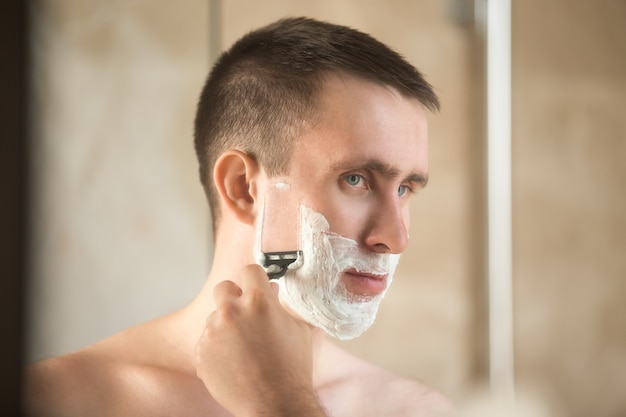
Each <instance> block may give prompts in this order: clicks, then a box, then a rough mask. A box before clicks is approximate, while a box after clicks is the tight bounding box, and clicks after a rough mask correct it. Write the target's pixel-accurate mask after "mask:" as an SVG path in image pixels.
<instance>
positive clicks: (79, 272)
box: [29, 0, 626, 417]
mask: <svg viewBox="0 0 626 417" xmlns="http://www.w3.org/2000/svg"><path fill="white" fill-rule="evenodd" d="M42 3H44V2H42ZM452 3H453V2H452V1H441V0H420V1H408V0H392V1H363V0H342V1H335V0H320V1H315V2H312V1H296V0H290V1H288V0H272V1H264V2H250V1H244V0H229V1H224V2H223V5H222V11H221V14H222V23H221V25H222V28H221V37H222V46H224V47H227V46H228V45H230V44H231V43H232V42H233V41H234V40H235V39H236V38H237V37H239V36H240V35H242V34H243V33H245V32H246V31H248V30H250V29H251V28H254V27H256V26H259V25H262V24H265V23H269V22H271V21H273V20H275V19H276V18H278V17H282V16H287V15H309V16H312V17H318V18H322V19H325V20H331V21H334V22H337V23H343V24H347V25H351V26H354V27H357V28H359V29H362V30H364V31H366V32H369V33H371V34H373V35H374V36H376V37H378V38H380V39H381V40H383V41H384V42H386V43H388V44H390V45H391V46H392V47H394V48H396V49H397V50H398V51H399V52H401V53H402V54H404V55H405V56H406V57H407V58H408V59H409V60H410V61H412V62H413V63H414V64H416V65H417V66H418V67H419V68H420V69H421V70H422V71H423V72H424V73H425V74H426V75H427V77H428V78H429V80H430V81H431V82H432V83H433V84H434V85H435V86H436V88H437V90H438V92H439V94H440V96H441V99H442V102H443V111H442V113H441V114H440V115H433V116H431V117H430V121H431V125H430V128H431V183H430V184H429V186H428V188H427V189H426V190H425V191H424V192H422V193H421V194H420V195H419V196H418V197H417V199H416V201H415V203H414V206H413V207H412V216H413V224H412V226H411V231H410V233H411V245H410V248H409V251H408V253H407V254H405V256H404V257H403V259H402V261H401V265H400V268H399V271H398V276H397V278H396V280H395V282H394V285H393V287H392V290H391V291H390V293H389V296H388V298H387V299H386V300H385V302H384V303H383V306H382V308H381V312H380V315H379V319H378V320H377V322H376V324H375V325H374V327H373V328H372V329H371V330H370V331H369V332H368V333H366V334H365V335H364V336H363V337H362V338H359V339H358V340H356V341H352V342H347V343H344V345H345V346H346V347H347V348H348V349H350V350H352V351H354V352H355V353H357V354H359V355H361V356H364V357H366V358H368V359H370V360H372V361H374V362H377V363H379V364H381V365H383V366H386V367H388V368H390V369H393V370H395V371H397V372H400V373H402V374H405V375H409V376H411V377H414V378H419V379H422V380H424V381H426V382H427V383H428V384H430V385H432V386H434V387H436V388H438V389H440V390H441V391H443V392H444V393H446V394H448V395H449V396H451V397H452V398H453V399H454V400H455V401H457V402H459V403H461V404H464V403H465V402H466V401H467V400H468V398H469V397H470V395H471V394H472V393H474V391H475V389H476V388H477V387H480V386H483V385H484V383H485V382H486V378H487V375H488V369H487V361H486V358H487V349H486V337H487V335H486V329H487V321H486V298H485V284H484V271H483V260H484V256H485V253H484V233H483V230H484V221H483V219H484V204H483V201H484V186H483V184H484V178H483V173H484V169H483V162H484V161H483V153H484V146H483V139H482V129H483V114H482V109H483V102H482V94H483V79H482V73H483V72H482V71H483V68H482V58H483V57H482V47H481V44H480V36H479V35H478V33H477V32H476V31H475V30H473V28H472V27H471V25H462V24H459V23H457V22H455V20H454V19H453V17H452V14H451V13H450V9H449V6H450V5H451V4H452ZM45 4H46V5H47V8H44V9H41V10H39V12H38V16H40V17H42V18H43V20H42V21H40V24H39V25H37V30H36V35H37V36H36V37H35V40H36V42H35V46H36V48H35V51H36V63H38V64H39V65H37V66H36V67H35V70H36V71H35V82H36V86H37V88H36V90H35V91H36V93H37V97H38V98H39V99H40V105H39V107H37V110H38V113H37V114H38V116H39V117H38V120H39V123H38V125H37V126H38V132H39V135H38V142H37V146H36V147H34V151H35V155H34V157H35V160H36V161H37V164H36V166H35V168H36V176H35V178H36V180H37V181H36V183H37V185H38V187H37V188H36V191H37V193H36V200H35V201H36V205H35V213H36V214H37V215H38V222H37V228H36V229H35V236H36V237H37V239H36V241H35V246H34V251H35V252H34V253H35V255H36V256H35V260H36V264H35V279H34V282H33V284H34V285H33V291H32V302H31V311H32V314H31V318H32V323H33V325H32V331H31V334H32V337H31V343H30V344H29V351H30V353H29V355H30V357H31V358H38V357H43V356H48V355H51V354H58V353H62V352H65V351H68V350H72V349H75V348H77V347H80V346H82V345H84V344H87V343H91V342H93V341H95V340H97V339H99V338H101V337H105V336H107V335H109V334H111V333H113V332H115V331H117V330H119V329H121V328H123V327H125V326H128V325H131V324H133V323H136V322H138V321H141V320H144V319H147V318H149V317H153V316H155V315H158V314H161V313H164V312H166V311H169V310H171V309H174V308H176V307H178V306H180V305H181V304H182V303H184V302H185V301H186V300H188V299H189V298H190V297H191V296H192V295H193V294H194V292H195V291H196V290H197V289H198V288H199V286H200V284H201V282H202V280H203V279H204V277H205V275H206V272H207V270H208V263H209V262H210V248H209V243H208V242H209V236H208V222H207V219H206V216H207V213H206V209H205V204H204V198H203V196H202V191H201V189H200V186H199V185H198V183H197V180H196V165H195V161H194V158H193V152H192V151H193V150H192V143H191V123H192V119H193V111H194V104H195V101H196V97H197V94H198V92H199V89H200V86H201V83H202V81H203V79H204V77H205V73H206V71H207V69H208V60H209V58H208V57H209V56H210V51H209V50H208V49H209V41H208V36H209V32H210V30H211V29H216V28H215V27H213V28H209V27H208V22H209V10H208V9H209V7H208V1H204V0H194V1H192V2H186V3H185V7H184V8H182V7H181V6H178V7H177V5H176V3H174V2H165V1H160V2H154V1H147V0H144V1H136V2H100V3H93V2H89V3H87V2H81V1H78V0H75V1H74V0H65V1H63V2H45ZM53 5H54V7H53ZM513 6H514V7H513V12H514V15H513V94H514V99H513V136H514V137H513V139H514V143H513V164H514V166H513V168H514V172H513V174H514V177H513V187H514V189H513V198H514V201H513V203H514V213H513V216H514V217H513V218H514V284H515V285H514V290H515V336H516V345H515V349H516V357H515V358H516V372H517V376H518V384H519V386H520V389H521V392H523V393H529V394H532V395H534V396H535V397H536V398H538V399H540V400H543V401H545V402H546V403H547V404H548V405H551V406H552V408H553V410H552V411H553V413H552V414H551V415H554V416H589V415H593V416H600V417H602V416H605V417H614V416H617V415H623V414H626V400H625V399H624V398H626V397H625V396H624V395H623V392H624V388H623V387H625V386H626V321H625V320H626V307H624V306H625V304H624V303H622V302H621V299H622V298H623V297H624V296H626V260H625V258H624V256H623V252H624V249H625V248H626V221H625V220H624V214H625V213H626V193H624V187H623V186H622V181H623V180H624V179H626V168H624V165H623V164H620V163H619V159H621V158H623V157H624V156H625V155H626V121H624V115H625V114H626V78H625V74H626V61H625V60H626V54H625V53H624V52H626V25H624V24H623V17H624V16H626V3H624V2H619V1H615V0H602V1H596V2H588V1H586V0H576V1H569V0H558V1H551V2H541V1H539V0H534V1H532V0H524V1H516V2H514V5H513ZM213 17H215V16H213ZM481 415H485V414H481ZM500 415H502V414H500ZM534 415H539V413H537V414H534Z"/></svg>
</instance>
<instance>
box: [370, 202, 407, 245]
mask: <svg viewBox="0 0 626 417" xmlns="http://www.w3.org/2000/svg"><path fill="white" fill-rule="evenodd" d="M369 226H370V227H369V228H368V229H367V232H366V233H367V235H366V236H365V239H364V241H365V245H366V246H367V247H368V249H369V250H371V251H372V252H375V253H394V254H396V253H397V254H399V253H402V252H404V251H405V249H406V248H407V246H408V244H409V231H408V227H409V215H408V207H407V208H403V207H402V206H401V205H400V204H399V202H398V201H397V199H389V201H386V202H384V204H382V205H381V206H379V210H374V211H373V212H372V213H371V215H370V221H369Z"/></svg>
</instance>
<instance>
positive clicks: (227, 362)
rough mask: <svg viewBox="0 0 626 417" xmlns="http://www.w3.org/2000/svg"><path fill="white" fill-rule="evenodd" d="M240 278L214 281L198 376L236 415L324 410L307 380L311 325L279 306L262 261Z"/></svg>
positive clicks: (310, 413) (318, 412)
mask: <svg viewBox="0 0 626 417" xmlns="http://www.w3.org/2000/svg"><path fill="white" fill-rule="evenodd" d="M241 282H242V285H241V288H240V287H239V286H237V285H236V284H235V283H234V282H232V281H223V282H221V283H219V284H218V285H216V286H215V289H214V297H215V304H216V309H215V311H214V312H213V313H211V315H209V317H208V320H207V323H206V327H205V330H204V333H203V334H202V337H201V338H200V340H199V342H198V346H197V363H196V369H197V373H198V376H199V377H200V378H201V379H202V381H203V382H204V384H205V386H206V387H207V389H208V390H209V392H210V393H211V395H212V396H213V397H214V398H215V400H216V401H217V402H219V403H220V404H221V405H222V406H223V407H224V408H226V409H227V410H229V411H230V412H231V413H233V414H234V415H235V416H265V415H268V416H270V415H271V416H283V415H285V416H286V415H290V416H292V415H301V416H324V415H325V414H324V413H323V411H322V408H321V406H320V405H319V402H318V401H317V398H316V396H315V392H314V390H313V386H312V362H313V353H312V335H311V328H310V327H309V326H308V325H307V324H306V323H304V322H303V321H300V320H297V319H295V318H294V317H292V316H291V315H290V314H289V313H288V312H287V311H286V310H285V309H283V308H282V306H281V305H280V302H279V301H278V296H277V286H276V284H275V283H270V282H269V280H268V278H267V275H266V274H265V271H263V269H262V268H261V267H259V266H257V265H250V266H247V267H246V268H244V270H243V271H242V275H241Z"/></svg>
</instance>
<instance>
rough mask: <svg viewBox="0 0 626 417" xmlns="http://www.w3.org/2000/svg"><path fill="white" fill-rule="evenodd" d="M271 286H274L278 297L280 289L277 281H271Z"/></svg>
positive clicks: (273, 288)
mask: <svg viewBox="0 0 626 417" xmlns="http://www.w3.org/2000/svg"><path fill="white" fill-rule="evenodd" d="M270 287H271V288H272V291H274V294H276V296H277V297H278V292H279V290H280V287H279V286H278V283H277V282H276V281H270Z"/></svg>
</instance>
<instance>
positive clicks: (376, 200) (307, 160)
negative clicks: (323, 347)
mask: <svg viewBox="0 0 626 417" xmlns="http://www.w3.org/2000/svg"><path fill="white" fill-rule="evenodd" d="M321 97H322V98H321V106H320V110H321V112H320V114H319V117H318V119H317V123H316V124H315V125H314V126H313V127H312V128H311V130H310V131H309V132H308V133H306V134H305V135H304V136H303V137H301V138H300V139H298V140H297V141H296V143H295V148H294V152H293V155H292V159H291V163H290V169H289V173H288V175H287V176H286V177H285V178H284V179H285V182H287V183H288V185H289V187H290V189H291V192H293V193H295V194H297V195H299V196H300V197H298V199H297V200H298V201H299V203H300V204H299V206H300V207H293V212H294V215H296V214H295V213H297V211H296V210H301V208H302V207H306V209H307V213H309V214H308V215H306V216H305V218H307V219H309V220H310V219H311V218H312V217H311V213H313V215H314V216H318V217H320V218H322V219H325V220H326V222H327V226H325V227H327V230H321V229H320V230H309V234H307V235H305V232H304V231H303V232H301V233H303V236H305V237H306V238H307V239H317V238H315V236H318V237H320V236H321V238H320V239H322V240H323V239H326V238H325V236H326V237H328V236H330V239H331V240H330V241H329V240H328V239H326V240H324V242H326V243H327V244H328V246H329V249H328V251H331V252H332V251H333V250H335V249H336V248H335V249H333V248H334V247H335V246H338V247H340V248H341V249H337V250H338V251H341V253H339V254H334V255H330V256H331V259H333V263H335V264H339V265H343V266H342V267H341V268H343V269H341V270H337V271H335V272H336V274H335V272H333V274H335V275H336V279H335V281H337V282H336V286H337V287H338V289H337V290H335V289H331V290H330V291H331V292H332V294H330V295H329V294H321V295H320V296H319V297H318V298H320V299H319V300H318V301H319V303H320V304H328V302H329V301H328V299H329V298H343V299H345V300H344V301H345V302H346V303H348V304H350V305H357V307H359V308H361V306H360V305H359V304H363V305H365V304H364V303H365V302H369V301H372V300H374V301H375V308H368V309H367V311H366V312H365V313H364V314H366V315H372V314H373V315H374V316H375V314H376V310H377V307H378V303H379V302H380V298H382V294H384V291H385V290H386V288H387V286H388V284H389V283H390V281H391V275H392V274H393V269H394V268H395V264H393V265H391V263H393V262H391V261H387V260H385V259H386V258H390V259H395V258H396V257H389V256H387V255H389V254H400V253H402V252H403V251H404V250H405V249H406V247H407V244H408V227H409V205H408V203H409V199H410V197H411V195H412V194H413V193H415V192H417V191H418V190H419V189H421V188H422V187H423V186H424V185H425V183H426V180H427V172H428V158H427V156H428V141H427V123H426V117H425V114H424V110H423V108H422V106H421V104H420V103H419V102H418V101H417V100H413V99H406V98H404V97H403V96H401V95H400V94H399V93H398V92H397V91H395V90H394V89H392V88H388V87H384V86H380V85H377V84H374V83H371V82H366V81H362V80H359V79H354V78H349V77H330V78H329V79H328V80H327V82H326V84H325V89H324V91H323V93H322V95H321ZM290 204H292V203H290ZM293 205H294V206H295V205H296V204H293ZM301 221H303V220H301ZM326 222H324V223H326ZM305 226H307V227H308V229H311V224H308V225H305ZM316 227H317V226H316ZM313 229H315V227H313ZM303 230H304V229H303ZM289 233H293V232H292V231H289V230H286V231H285V234H289ZM322 240H320V241H319V242H321V241H322ZM328 242H331V243H328ZM332 242H334V243H332ZM315 244H318V241H317V240H316V241H315ZM333 245H334V246H333ZM346 248H348V249H346ZM315 251H317V249H315ZM379 254H380V255H382V256H379ZM308 255H309V258H308V259H309V260H310V258H311V256H310V255H311V254H308ZM346 257H347V258H350V257H352V258H353V259H354V260H355V263H354V265H357V264H358V263H359V262H361V261H362V263H363V264H367V263H371V264H372V265H374V264H376V263H380V264H381V265H387V264H390V265H388V266H385V267H384V268H382V269H385V268H387V271H388V272H383V273H377V272H372V271H371V270H370V271H367V270H365V271H364V269H367V268H359V267H356V266H355V267H352V266H350V265H351V259H347V260H346V259H344V262H338V258H346ZM359 257H361V258H362V259H360V260H359V259H358V258H359ZM304 258H305V261H306V260H307V253H305V254H304ZM379 258H380V259H379ZM384 258H385V259H384ZM309 266H310V265H309ZM320 268H322V269H323V266H321V267H320V266H319V265H315V266H313V267H311V268H309V270H310V271H311V270H313V271H315V270H316V269H320ZM372 268H373V269H374V271H376V270H377V268H378V267H376V266H373V267H372ZM305 269H306V268H305ZM296 272H297V271H296ZM326 275H329V274H326ZM289 278H290V277H289V276H287V277H286V278H285V279H286V280H287V279H289ZM326 278H327V277H326V276H317V277H316V278H315V279H316V280H317V281H321V280H326ZM329 279H330V278H329ZM299 280H300V281H302V280H304V278H303V277H302V276H301V277H295V278H293V279H292V281H293V282H295V284H296V285H299ZM335 281H332V279H331V283H332V284H331V285H335ZM316 285H318V286H319V285H322V284H321V283H319V282H317V283H316ZM302 288H304V287H302ZM312 288H314V287H310V288H308V289H307V290H306V291H310V290H311V289H312ZM281 290H282V289H281ZM296 291H300V292H304V291H305V290H304V289H297V288H296ZM307 296H308V295H307ZM297 298H298V300H300V295H298V297H297ZM316 302H317V301H315V300H314V301H313V304H315V303H316ZM294 303H299V301H294ZM291 307H293V306H291ZM340 309H341V308H340ZM370 310H373V312H372V311H370ZM328 314H330V313H316V315H317V316H319V315H328ZM359 314H360V313H359ZM301 315H303V314H301ZM303 318H305V319H306V317H303ZM371 321H373V317H371ZM313 324H315V323H313ZM370 324H371V323H370ZM368 326H369V325H368ZM361 331H363V330H361ZM331 333H332V332H331ZM353 333H354V332H353ZM350 337H353V336H350ZM346 338H347V337H346Z"/></svg>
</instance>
